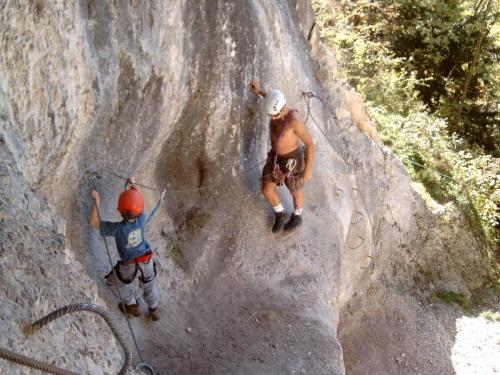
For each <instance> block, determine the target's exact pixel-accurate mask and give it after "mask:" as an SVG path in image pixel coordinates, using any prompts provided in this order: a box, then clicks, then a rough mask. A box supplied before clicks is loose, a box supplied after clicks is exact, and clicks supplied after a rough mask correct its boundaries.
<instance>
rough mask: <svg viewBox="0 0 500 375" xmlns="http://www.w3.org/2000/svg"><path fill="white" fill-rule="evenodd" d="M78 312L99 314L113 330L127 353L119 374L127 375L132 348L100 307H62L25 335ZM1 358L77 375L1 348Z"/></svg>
mask: <svg viewBox="0 0 500 375" xmlns="http://www.w3.org/2000/svg"><path fill="white" fill-rule="evenodd" d="M78 311H89V312H92V313H94V314H97V315H99V316H101V317H102V318H103V319H104V321H105V322H106V324H107V325H108V327H109V328H110V329H111V332H112V333H113V335H114V336H115V337H116V339H117V341H118V342H119V343H120V345H121V347H122V349H123V351H124V353H125V361H124V363H123V366H122V368H121V369H120V371H119V372H118V374H119V375H125V374H126V373H127V371H128V369H129V368H130V364H131V362H132V356H131V353H130V346H129V343H128V341H127V339H126V338H125V335H124V334H123V332H122V330H121V329H120V328H119V326H118V324H117V323H116V321H115V319H114V317H113V316H112V314H111V313H110V312H109V311H106V310H104V309H103V308H102V307H99V306H97V305H94V304H90V303H76V304H73V305H67V306H64V307H61V308H60V309H57V310H56V311H53V312H51V313H50V314H48V315H46V316H44V317H43V318H41V319H39V320H37V321H36V322H34V323H33V324H31V325H30V326H29V327H28V328H27V329H26V330H25V333H26V334H29V335H32V334H34V333H35V332H36V331H38V330H40V329H41V328H42V327H43V326H45V325H47V324H48V323H50V322H52V321H54V320H56V319H58V318H60V317H62V316H64V315H66V314H71V313H74V312H78ZM0 357H1V358H4V359H7V360H9V361H11V362H15V363H17V364H20V365H24V366H28V367H31V368H34V369H37V370H42V371H45V372H48V373H51V374H57V375H77V374H76V373H75V372H72V371H68V370H63V369H61V368H59V367H57V366H54V365H52V364H50V363H46V362H42V361H38V360H36V359H32V358H29V357H26V356H24V355H22V354H17V353H14V352H12V351H10V350H7V349H4V348H0Z"/></svg>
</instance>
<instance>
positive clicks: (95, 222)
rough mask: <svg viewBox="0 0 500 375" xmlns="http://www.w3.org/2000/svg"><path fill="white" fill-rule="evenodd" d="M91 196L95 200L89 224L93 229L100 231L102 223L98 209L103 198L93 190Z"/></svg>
mask: <svg viewBox="0 0 500 375" xmlns="http://www.w3.org/2000/svg"><path fill="white" fill-rule="evenodd" d="M90 196H91V197H92V199H93V200H94V204H93V205H92V209H91V210H90V216H89V224H90V226H91V227H92V228H95V229H99V225H100V222H99V215H98V214H97V209H98V208H99V205H100V204H101V198H100V197H99V193H98V192H97V191H95V190H92V191H91V192H90Z"/></svg>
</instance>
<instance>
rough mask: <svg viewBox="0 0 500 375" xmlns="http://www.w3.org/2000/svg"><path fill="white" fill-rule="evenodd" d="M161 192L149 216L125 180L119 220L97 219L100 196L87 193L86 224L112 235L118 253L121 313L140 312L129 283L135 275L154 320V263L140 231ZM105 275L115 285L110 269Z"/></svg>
mask: <svg viewBox="0 0 500 375" xmlns="http://www.w3.org/2000/svg"><path fill="white" fill-rule="evenodd" d="M163 195H164V193H162V196H161V198H160V200H159V201H158V203H157V205H156V206H155V208H154V209H153V211H152V212H151V214H150V215H149V217H147V218H146V215H145V214H144V198H143V196H142V194H141V192H140V191H139V190H137V189H136V188H135V187H134V186H133V185H132V183H131V182H130V180H127V188H126V190H125V191H123V192H122V193H121V194H120V197H119V198H118V211H120V214H121V215H122V217H123V220H122V221H120V222H110V221H101V222H99V215H98V212H97V209H98V208H99V205H100V197H99V193H98V192H97V191H95V190H93V191H92V192H91V196H92V198H93V200H94V205H93V206H92V210H91V212H90V217H89V224H90V225H91V226H92V227H93V228H95V229H100V232H101V235H103V236H109V237H114V238H115V243H116V248H117V250H118V254H119V255H120V260H119V261H118V263H116V266H115V273H116V276H117V279H118V280H117V282H118V287H119V288H120V291H121V296H122V298H123V302H124V303H123V304H121V303H120V304H119V305H118V307H119V308H120V310H121V311H122V312H123V313H124V314H125V313H126V314H130V315H133V316H140V315H141V310H140V308H139V304H138V303H137V300H136V298H135V296H134V287H133V282H134V280H135V278H136V276H139V281H140V283H139V285H140V287H141V289H142V290H143V293H144V300H145V301H146V303H147V304H148V307H149V317H150V318H151V319H152V320H154V321H156V320H159V319H160V312H159V309H158V289H157V288H156V285H155V277H156V267H155V261H154V260H153V252H152V250H151V247H150V246H149V243H148V242H147V241H146V240H145V239H144V231H145V228H146V225H147V224H148V223H149V221H150V220H151V219H152V218H153V217H154V215H155V214H156V211H157V210H158V207H159V206H160V203H161V201H162V199H163ZM105 279H106V283H107V284H108V285H109V286H113V285H116V284H115V279H114V277H113V271H111V272H110V273H108V274H107V275H106V277H105Z"/></svg>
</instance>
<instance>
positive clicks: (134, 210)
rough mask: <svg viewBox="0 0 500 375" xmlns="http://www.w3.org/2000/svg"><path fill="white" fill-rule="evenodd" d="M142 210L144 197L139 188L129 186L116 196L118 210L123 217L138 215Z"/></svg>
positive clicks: (130, 217)
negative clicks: (118, 196)
mask: <svg viewBox="0 0 500 375" xmlns="http://www.w3.org/2000/svg"><path fill="white" fill-rule="evenodd" d="M143 210H144V198H143V197H142V194H141V192H140V191H139V190H137V189H136V188H135V187H131V188H130V189H128V190H125V191H124V192H122V193H121V194H120V198H118V211H120V213H121V214H122V216H123V217H124V218H125V219H132V218H134V217H136V216H139V215H140V214H141V212H142V211H143Z"/></svg>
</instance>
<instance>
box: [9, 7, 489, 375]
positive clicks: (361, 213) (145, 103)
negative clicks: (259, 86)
mask: <svg viewBox="0 0 500 375" xmlns="http://www.w3.org/2000/svg"><path fill="white" fill-rule="evenodd" d="M1 7H2V11H1V14H0V17H1V19H0V21H1V22H0V24H1V25H2V26H0V27H1V29H0V32H1V34H0V43H1V48H2V51H3V53H2V59H3V60H2V68H1V70H0V95H1V96H0V105H1V107H0V109H1V117H0V131H1V137H2V138H1V143H0V146H1V147H2V158H1V160H2V179H3V182H4V183H2V186H1V187H0V192H1V193H2V207H1V208H2V212H1V215H2V216H1V219H2V228H1V231H0V233H1V235H2V238H1V243H2V248H1V249H2V253H1V256H2V258H1V263H0V275H1V277H2V284H1V286H0V288H1V289H0V290H1V292H2V293H3V297H2V301H3V300H4V298H5V301H6V303H3V302H2V305H1V306H0V311H1V316H2V321H1V324H0V329H1V330H2V332H3V333H5V334H2V335H0V337H1V338H0V345H2V346H5V347H10V348H14V349H18V350H23V349H26V352H33V353H35V352H36V353H38V352H39V350H38V349H37V348H43V350H41V349H40V352H41V351H45V350H46V352H48V353H49V352H52V353H55V354H58V353H65V355H64V357H65V358H66V360H67V361H68V365H69V363H71V366H76V365H74V363H77V362H78V363H79V364H78V366H80V367H78V369H80V371H82V372H85V373H89V372H91V373H98V371H99V370H98V369H97V368H100V370H101V371H104V372H108V371H114V370H113V369H115V368H118V367H119V360H118V358H117V355H118V354H117V353H119V351H118V350H117V348H116V346H114V345H108V344H107V340H109V338H110V336H109V334H104V332H102V331H103V327H102V326H101V325H99V324H98V323H94V322H93V321H92V323H88V322H87V323H83V322H82V324H86V326H85V328H82V326H79V327H78V328H75V330H78V329H85V332H86V333H87V334H88V337H85V338H80V337H78V335H76V334H74V336H75V337H73V339H74V342H75V344H74V347H73V344H72V346H71V348H69V349H66V347H62V346H61V345H63V343H64V342H65V341H64V339H63V338H61V337H59V338H54V341H53V343H47V342H44V343H42V342H36V343H35V344H34V345H35V346H33V347H31V349H28V348H29V347H30V346H29V345H31V344H29V343H28V341H25V340H24V338H22V335H21V334H20V331H19V324H20V322H21V321H22V320H23V319H30V318H32V317H38V316H40V315H43V314H45V313H47V312H49V311H51V310H52V309H53V308H54V307H57V306H60V305H61V304H64V303H66V301H69V300H78V301H80V300H82V302H88V301H96V300H97V298H98V297H97V295H98V294H99V295H101V296H102V297H103V299H102V300H100V303H101V304H103V303H107V304H108V306H109V308H110V309H115V306H116V297H115V296H113V295H112V294H111V293H110V292H109V291H108V290H107V289H106V288H105V286H104V285H103V283H102V277H103V275H104V274H105V273H107V272H108V271H109V268H110V266H109V264H108V263H107V257H106V255H105V252H104V246H103V242H102V240H101V239H100V238H99V237H97V235H96V233H93V232H91V231H89V229H88V225H87V224H86V218H87V215H88V212H89V207H90V202H89V201H90V199H89V194H88V192H89V190H90V189H91V187H92V186H93V184H95V183H97V187H98V189H99V190H100V192H101V196H102V199H103V205H102V213H103V216H104V217H105V218H106V219H109V220H118V215H117V213H116V210H115V207H116V199H117V196H118V194H119V191H120V189H121V188H122V186H123V185H122V184H123V181H121V180H120V179H118V178H116V177H114V176H113V175H112V173H115V174H119V175H124V176H128V175H132V174H133V175H134V176H135V177H136V179H137V180H139V181H140V182H142V183H144V184H146V185H149V186H157V187H167V188H168V189H169V190H170V191H169V192H168V193H167V198H166V204H165V205H164V206H162V209H161V211H160V213H159V215H158V216H157V217H156V218H155V220H154V221H153V222H152V224H151V225H150V228H149V232H148V236H149V239H150V243H152V244H153V246H154V248H155V251H156V253H157V261H158V263H159V265H160V269H159V274H158V280H157V281H158V284H159V285H160V289H161V298H162V302H161V311H162V320H161V321H160V322H158V323H154V325H152V324H151V323H149V324H148V323H145V322H144V321H142V320H140V319H135V321H133V327H134V329H135V330H136V332H137V333H138V342H139V345H140V347H141V348H142V349H143V355H144V359H145V360H146V361H147V362H149V363H151V364H153V365H154V366H155V367H156V368H157V369H159V370H160V372H161V373H174V374H196V373H200V374H209V373H213V374H288V373H296V374H299V373H307V374H342V373H344V359H343V353H342V349H341V345H340V343H339V340H338V339H337V327H338V324H339V319H341V320H342V321H341V324H340V331H339V334H340V337H341V340H342V342H343V344H344V342H345V344H344V346H345V348H347V350H348V351H347V353H346V354H347V356H346V358H347V360H348V361H349V363H348V368H352V369H356V363H357V362H359V361H363V359H359V358H355V359H353V356H354V355H355V353H356V350H359V349H360V348H361V349H363V348H364V350H365V351H366V350H368V349H367V347H365V346H364V345H367V343H368V342H369V340H367V341H365V342H363V340H362V337H363V335H364V332H363V331H362V329H364V328H363V327H365V328H366V329H369V330H371V332H373V334H376V333H377V329H379V328H377V326H375V327H368V326H367V325H366V318H367V317H369V316H370V313H371V312H373V309H372V308H373V305H374V304H377V303H379V300H378V299H377V298H378V297H377V296H383V297H384V298H391V299H392V300H391V301H393V299H394V298H395V297H394V293H392V291H398V295H402V296H405V297H404V298H408V299H410V300H411V301H413V302H415V301H416V299H415V298H413V297H411V291H412V290H413V289H414V288H415V286H417V287H418V288H420V289H422V290H433V288H434V289H435V288H444V289H453V290H455V291H457V292H465V293H468V291H469V289H473V288H475V287H477V286H479V285H480V284H481V283H482V281H483V280H484V278H485V275H486V270H487V264H486V261H485V258H483V256H482V255H481V245H480V244H479V242H477V241H476V240H474V238H473V236H472V235H470V234H468V233H469V232H468V231H465V230H464V231H462V230H461V231H459V232H458V233H450V230H447V229H444V228H445V227H444V225H442V224H439V220H438V219H436V218H434V217H433V216H432V215H431V214H430V213H429V212H428V211H427V210H426V209H425V206H424V203H423V202H422V200H421V199H420V198H419V197H418V196H416V194H415V193H414V192H413V190H412V189H411V185H410V179H409V177H408V175H407V174H406V173H405V171H404V168H403V166H402V165H401V163H400V162H399V161H398V160H397V158H396V157H395V156H394V155H392V154H391V153H390V152H383V151H382V150H381V148H380V146H379V145H377V144H376V143H373V142H372V140H371V139H370V138H369V137H367V136H366V135H365V134H362V133H361V132H360V131H359V130H358V129H357V128H356V127H355V126H353V117H356V118H361V117H362V116H361V117H360V115H359V113H361V112H360V111H361V110H362V109H360V108H359V106H360V103H359V101H358V100H357V99H356V102H350V100H349V97H350V95H349V94H348V93H347V90H346V88H345V87H344V85H341V84H338V83H337V82H335V81H331V79H333V78H334V77H335V74H329V73H328V72H327V71H326V69H327V68H328V67H332V66H335V63H334V62H332V61H331V56H328V55H326V54H325V52H324V49H323V48H321V47H320V46H318V45H317V44H314V43H317V42H314V40H317V38H314V37H312V36H313V34H314V30H312V32H311V28H312V26H313V14H312V10H311V7H310V4H309V2H308V1H301V0H297V1H292V0H290V1H286V2H284V1H283V2H279V3H276V4H275V3H274V2H264V1H253V0H252V1H247V2H233V1H215V0H212V1H208V0H207V1H199V2H187V1H148V2H140V1H128V2H121V3H120V4H112V3H110V2H99V1H83V0H82V1H76V2H74V3H67V2H42V1H35V2H28V1H26V2H25V3H24V2H23V1H16V2H14V1H7V2H5V3H4V4H3V5H1ZM308 38H310V39H311V43H313V45H310V44H309V42H308ZM329 59H330V60H329ZM318 77H319V78H318ZM251 78H258V79H259V80H261V81H262V83H263V84H264V87H265V88H266V89H269V88H271V87H279V88H280V89H281V90H283V91H284V92H285V93H286V94H287V97H288V100H289V102H290V103H292V104H293V105H294V106H296V107H297V108H298V109H299V110H300V112H301V115H302V116H303V118H304V119H305V118H306V117H307V118H308V123H307V124H308V128H309V130H310V132H311V134H312V136H313V138H314V141H315V144H316V149H317V158H316V164H315V171H314V180H313V182H311V183H310V184H309V185H308V186H306V188H305V192H306V199H307V202H306V209H305V214H304V215H305V216H304V218H305V223H304V225H303V227H302V228H301V229H300V230H299V231H297V233H294V234H293V235H291V236H290V237H287V238H283V237H284V236H281V235H278V236H274V235H272V234H271V233H270V230H269V220H270V219H269V218H268V215H267V214H269V209H268V207H267V206H266V204H265V202H264V201H263V199H262V198H261V197H260V194H259V179H258V177H259V175H260V171H259V167H260V165H261V164H259V163H260V162H262V161H263V160H265V157H266V152H267V150H268V143H269V140H268V134H267V120H266V118H265V116H264V115H263V114H262V111H261V103H259V101H258V99H257V98H256V97H255V96H254V95H253V94H252V93H251V92H250V91H249V90H248V81H249V80H250V79H251ZM301 91H312V92H314V93H316V94H318V95H319V96H320V97H321V98H322V100H323V103H322V102H321V101H319V100H317V99H314V98H313V99H311V101H310V111H311V114H312V115H313V117H311V116H307V112H308V111H307V106H306V104H305V101H303V98H302V96H301ZM346 102H347V103H346ZM352 114H356V115H355V116H353V115H352ZM363 118H364V117H363ZM354 120H355V121H356V119H354ZM256 165H257V166H259V167H255V166H256ZM89 171H99V173H100V174H101V175H102V178H101V179H100V180H98V181H96V180H93V179H92V178H91V175H90V173H89ZM243 172H244V174H242V173H243ZM30 189H34V190H35V191H36V194H35V193H32V192H31V191H30ZM144 193H145V196H146V208H147V210H150V209H151V208H152V206H153V205H154V203H155V201H156V199H158V193H157V192H155V191H152V190H147V189H144ZM23 194H26V197H23ZM36 195H39V196H43V197H45V198H37V197H36ZM283 198H284V203H285V205H286V207H287V209H288V210H290V209H291V208H292V207H291V201H290V199H289V197H288V195H287V194H286V192H285V191H283ZM30 202H31V203H30ZM266 210H267V211H266ZM26 215H28V218H29V219H26V220H25V219H24V218H25V217H26ZM30 215H31V217H30ZM62 219H63V220H64V221H65V225H63V224H62ZM457 220H459V219H457ZM25 227H26V228H27V229H25ZM23 228H24V229H23ZM9 236H10V237H12V238H10V237H9ZM42 237H43V239H42V240H40V241H39V240H37V238H42ZM6 238H7V240H6ZM20 243H23V244H24V246H23V248H22V251H20V250H17V248H18V247H19V246H20V245H19V244H20ZM109 243H110V244H111V241H109ZM113 246H114V245H113ZM471 249H472V250H471ZM13 252H14V253H15V254H13ZM17 254H19V255H18V256H15V255H17ZM65 254H66V255H65ZM471 264H473V265H474V270H472V267H471ZM16 267H24V268H29V269H33V272H30V273H29V274H28V275H27V274H26V272H23V271H21V270H17V271H14V270H16ZM43 270H44V271H43ZM15 280H18V281H15ZM34 283H36V284H37V288H33V287H32V284H34ZM54 284H55V285H57V289H56V288H55V286H54ZM59 288H60V289H59ZM30 293H31V294H30ZM104 301H105V302H104ZM413 302H412V303H413ZM415 303H416V302H415ZM391 306H392V305H391ZM393 306H394V309H395V311H396V310H398V308H401V306H399V305H398V304H397V303H394V305H393ZM28 308H29V311H25V312H23V313H22V314H21V315H14V314H13V311H15V309H20V310H23V309H28ZM380 309H381V310H380V311H381V314H382V315H383V311H384V307H383V306H381V307H380ZM115 310H117V309H115ZM436 324H438V323H436ZM89 325H90V326H89ZM188 328H189V329H188ZM72 329H73V328H72ZM389 331H390V330H389ZM13 337H17V338H13ZM105 342H106V344H105ZM77 344H78V345H77ZM371 344H372V345H374V344H373V343H371ZM50 345H55V346H54V347H50ZM89 345H92V347H93V348H94V352H92V353H93V354H92V355H86V354H85V352H81V350H85V349H82V348H84V347H85V346H89ZM408 345H411V343H408ZM55 349H57V350H55ZM67 350H70V351H71V350H73V351H74V352H75V355H74V356H73V355H70V354H66V353H68V352H67ZM377 350H379V351H377ZM377 350H372V351H371V352H369V353H368V354H370V355H371V354H373V353H375V354H377V355H380V356H383V354H380V353H381V352H382V353H383V350H384V347H383V345H382V346H380V345H379V347H378V349H377ZM76 351H80V353H82V355H83V356H84V359H83V360H82V359H78V358H77V356H76ZM368 354H367V359H368V358H369V355H368ZM50 358H51V359H54V358H57V356H56V355H54V356H52V357H50ZM61 358H62V357H61ZM136 362H137V361H136ZM62 365H64V364H62ZM8 366H10V364H6V363H5V362H0V368H6V369H9V370H8V371H13V370H12V369H13V368H14V367H8ZM71 366H69V367H71ZM73 368H76V367H73ZM396 370H397V369H393V368H391V365H390V364H383V363H382V364H380V367H379V368H378V369H377V371H380V372H379V373H384V371H385V373H397V372H396ZM374 373H375V372H374Z"/></svg>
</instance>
